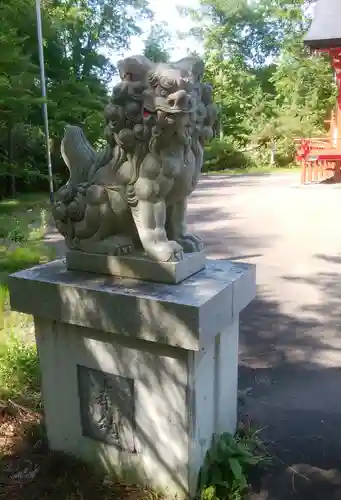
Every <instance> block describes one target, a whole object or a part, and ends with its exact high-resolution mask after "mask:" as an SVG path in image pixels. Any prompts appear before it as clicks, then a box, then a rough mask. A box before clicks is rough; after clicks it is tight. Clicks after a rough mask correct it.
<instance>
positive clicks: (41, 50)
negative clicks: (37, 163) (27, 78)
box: [36, 0, 54, 203]
mask: <svg viewBox="0 0 341 500" xmlns="http://www.w3.org/2000/svg"><path fill="white" fill-rule="evenodd" d="M36 16H37V36H38V51H39V64H40V81H41V93H42V97H43V117H44V128H45V140H46V156H47V168H48V175H49V188H50V200H51V203H52V202H53V199H54V188H53V173H52V162H51V148H50V135H49V119H48V113H47V102H46V80H45V67H44V48H43V30H42V23H41V7H40V0H36Z"/></svg>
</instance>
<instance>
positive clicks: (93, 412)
mask: <svg viewBox="0 0 341 500" xmlns="http://www.w3.org/2000/svg"><path fill="white" fill-rule="evenodd" d="M77 371H78V390H79V400H80V413H81V420H82V430H83V436H85V437H89V438H91V439H95V440H97V441H101V442H103V443H105V444H109V445H113V446H116V447H117V448H119V449H120V450H122V451H128V452H130V453H135V452H136V448H135V395H134V380H133V379H130V378H126V377H120V376H118V375H112V374H110V373H105V372H102V371H99V370H93V369H91V368H87V367H86V366H81V365H77Z"/></svg>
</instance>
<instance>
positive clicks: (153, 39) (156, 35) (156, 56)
mask: <svg viewBox="0 0 341 500" xmlns="http://www.w3.org/2000/svg"><path fill="white" fill-rule="evenodd" d="M170 38H171V37H170V35H169V33H168V31H167V27H166V26H164V25H161V24H153V25H152V27H151V30H150V32H149V34H148V37H147V39H146V41H145V45H144V51H143V54H144V55H145V56H146V57H148V59H150V60H151V61H154V62H157V63H158V62H167V61H169V59H170V55H169V51H168V50H167V45H168V44H169V42H170Z"/></svg>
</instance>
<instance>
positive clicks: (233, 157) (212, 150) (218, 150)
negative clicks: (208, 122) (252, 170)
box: [203, 137, 254, 172]
mask: <svg viewBox="0 0 341 500" xmlns="http://www.w3.org/2000/svg"><path fill="white" fill-rule="evenodd" d="M252 166H254V165H253V162H252V160H251V158H250V157H249V156H248V155H247V154H245V153H243V152H241V151H238V148H237V147H236V146H235V144H233V143H232V142H231V140H230V139H229V138H228V137H224V139H218V138H215V139H213V140H212V141H211V142H210V143H209V144H208V145H207V146H206V147H205V153H204V168H203V171H204V172H209V171H210V170H211V171H220V170H228V169H238V168H240V169H242V168H248V167H252Z"/></svg>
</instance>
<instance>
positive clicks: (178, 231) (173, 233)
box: [166, 199, 204, 253]
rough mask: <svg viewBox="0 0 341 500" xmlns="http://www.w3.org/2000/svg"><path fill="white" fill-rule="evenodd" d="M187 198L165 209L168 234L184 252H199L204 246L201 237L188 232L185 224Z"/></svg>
mask: <svg viewBox="0 0 341 500" xmlns="http://www.w3.org/2000/svg"><path fill="white" fill-rule="evenodd" d="M186 215H187V200H186V199H183V200H181V201H180V202H178V203H175V204H174V205H172V206H171V207H169V208H168V210H167V226H166V227H167V230H168V236H169V237H170V238H172V239H173V240H175V241H176V242H177V243H179V245H181V246H182V248H183V249H184V251H185V252H186V253H193V252H200V251H201V250H202V249H203V248H204V244H203V241H202V239H201V238H200V237H199V236H197V235H196V234H192V233H189V232H188V230H187V224H186Z"/></svg>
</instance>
